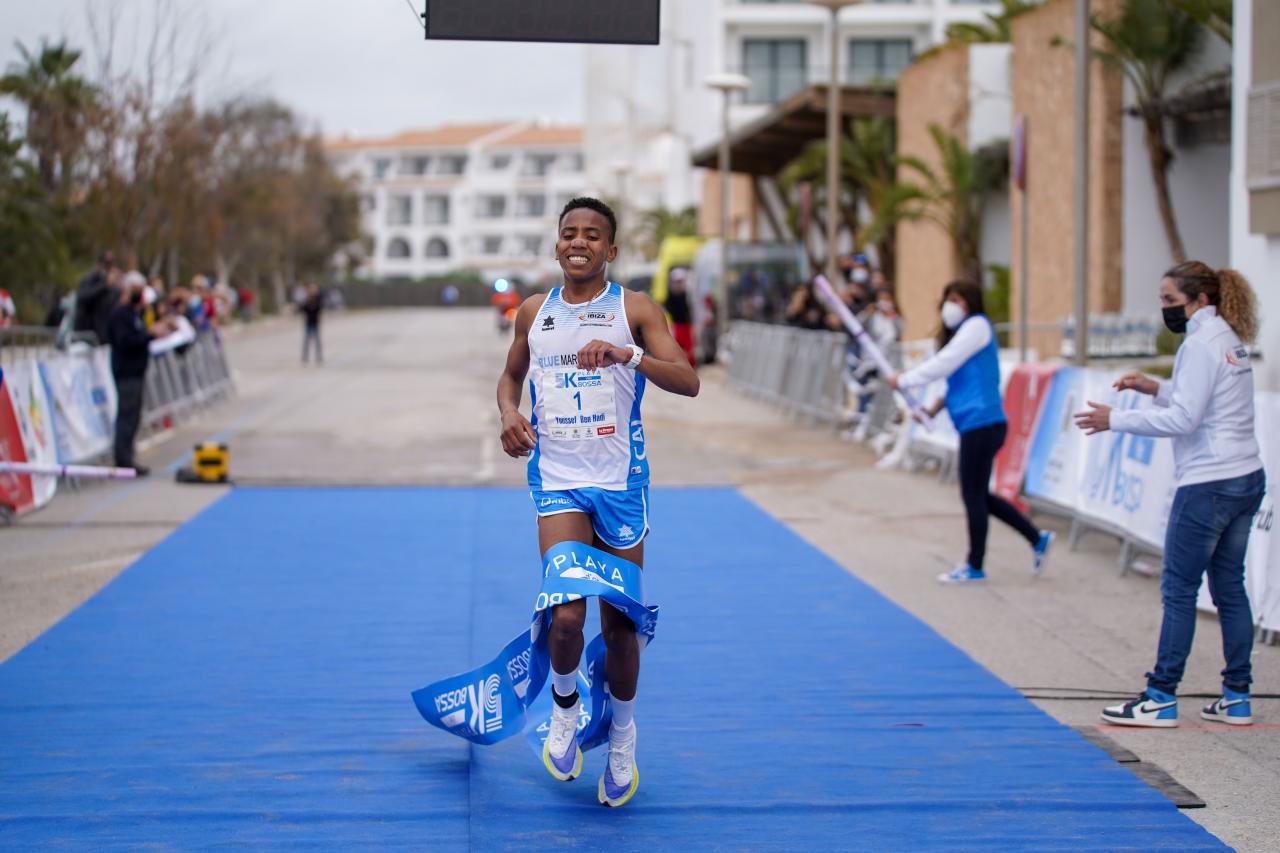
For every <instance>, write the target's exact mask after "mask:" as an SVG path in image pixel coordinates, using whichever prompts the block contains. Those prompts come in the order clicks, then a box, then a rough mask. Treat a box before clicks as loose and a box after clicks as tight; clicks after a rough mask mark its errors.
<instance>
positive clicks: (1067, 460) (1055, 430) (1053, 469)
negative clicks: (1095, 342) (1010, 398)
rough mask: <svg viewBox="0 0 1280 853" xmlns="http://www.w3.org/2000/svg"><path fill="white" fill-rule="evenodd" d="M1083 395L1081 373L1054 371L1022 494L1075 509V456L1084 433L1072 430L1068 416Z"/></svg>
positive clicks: (1069, 369) (1077, 469) (1067, 369)
mask: <svg viewBox="0 0 1280 853" xmlns="http://www.w3.org/2000/svg"><path fill="white" fill-rule="evenodd" d="M1083 392H1084V371H1083V370H1081V369H1080V368H1078V367H1062V368H1059V369H1058V371H1057V372H1056V373H1055V374H1054V375H1053V378H1052V379H1051V380H1050V382H1049V390H1048V392H1047V393H1046V394H1045V398H1044V402H1043V403H1042V405H1041V409H1040V420H1039V423H1038V424H1037V426H1036V431H1035V434H1034V436H1033V437H1032V439H1031V449H1030V451H1029V452H1028V454H1027V470H1026V485H1025V491H1026V493H1027V494H1028V495H1030V496H1031V497H1035V498H1040V499H1042V500H1046V501H1049V502H1051V503H1055V504H1058V505H1059V506H1062V507H1067V508H1070V509H1074V508H1075V506H1076V495H1077V493H1078V486H1079V482H1080V466H1079V460H1078V457H1079V455H1080V453H1081V450H1082V447H1081V445H1082V443H1083V441H1084V433H1082V432H1080V430H1079V429H1077V428H1076V425H1075V421H1073V420H1072V419H1071V415H1072V414H1073V413H1075V412H1078V411H1080V409H1081V407H1082V403H1081V400H1082V399H1083V398H1082V394H1083Z"/></svg>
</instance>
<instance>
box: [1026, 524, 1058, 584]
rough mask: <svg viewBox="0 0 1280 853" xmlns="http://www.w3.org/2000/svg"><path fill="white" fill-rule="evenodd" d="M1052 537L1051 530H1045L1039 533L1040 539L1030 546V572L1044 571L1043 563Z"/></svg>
mask: <svg viewBox="0 0 1280 853" xmlns="http://www.w3.org/2000/svg"><path fill="white" fill-rule="evenodd" d="M1053 538H1054V537H1053V531H1052V530H1045V531H1043V532H1042V533H1041V534H1040V541H1039V542H1037V543H1036V544H1035V545H1032V546H1031V554H1032V563H1031V573H1032V574H1035V575H1038V574H1040V573H1041V572H1042V571H1044V565H1045V562H1046V560H1047V558H1048V556H1049V546H1050V545H1052V544H1053Z"/></svg>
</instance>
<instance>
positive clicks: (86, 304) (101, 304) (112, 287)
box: [73, 252, 120, 344]
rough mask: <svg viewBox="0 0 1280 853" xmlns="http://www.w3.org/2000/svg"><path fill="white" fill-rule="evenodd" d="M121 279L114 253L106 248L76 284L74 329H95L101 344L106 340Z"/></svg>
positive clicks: (93, 330) (78, 330)
mask: <svg viewBox="0 0 1280 853" xmlns="http://www.w3.org/2000/svg"><path fill="white" fill-rule="evenodd" d="M119 282H120V268H119V267H117V266H116V256H115V254H114V253H112V252H103V253H102V254H101V255H99V256H98V264H97V266H96V267H94V269H93V271H92V272H90V273H89V274H88V275H86V276H85V277H84V278H82V279H80V283H79V284H78V285H77V286H76V316H75V323H74V326H73V328H74V329H75V331H77V332H93V333H94V334H95V335H97V336H98V341H97V342H98V343H99V344H104V343H106V342H107V320H108V318H110V316H111V312H112V310H113V309H114V308H115V306H116V304H117V303H118V302H119V301H120V293H119V290H118V289H117V288H118V286H119Z"/></svg>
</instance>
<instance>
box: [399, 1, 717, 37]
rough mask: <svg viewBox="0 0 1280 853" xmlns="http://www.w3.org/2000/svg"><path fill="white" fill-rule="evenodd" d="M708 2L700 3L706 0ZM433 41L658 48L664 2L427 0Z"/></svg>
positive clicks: (428, 33) (426, 23) (425, 16)
mask: <svg viewBox="0 0 1280 853" xmlns="http://www.w3.org/2000/svg"><path fill="white" fill-rule="evenodd" d="M702 1H703V0H698V2H702ZM425 2H426V11H425V13H424V14H423V16H422V17H423V21H424V29H425V30H426V37H427V38H429V39H452V40H464V41H543V42H581V43H590V44H657V43H658V17H659V3H660V2H661V0H425Z"/></svg>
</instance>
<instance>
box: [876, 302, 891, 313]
mask: <svg viewBox="0 0 1280 853" xmlns="http://www.w3.org/2000/svg"><path fill="white" fill-rule="evenodd" d="M876 306H877V307H878V308H879V309H880V313H881V314H892V313H893V303H892V302H877V303H876Z"/></svg>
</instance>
